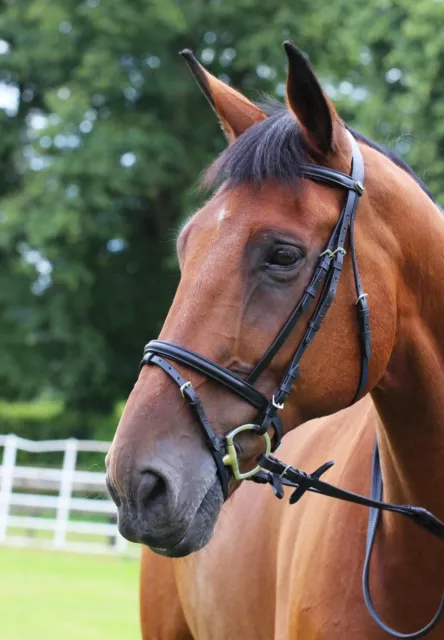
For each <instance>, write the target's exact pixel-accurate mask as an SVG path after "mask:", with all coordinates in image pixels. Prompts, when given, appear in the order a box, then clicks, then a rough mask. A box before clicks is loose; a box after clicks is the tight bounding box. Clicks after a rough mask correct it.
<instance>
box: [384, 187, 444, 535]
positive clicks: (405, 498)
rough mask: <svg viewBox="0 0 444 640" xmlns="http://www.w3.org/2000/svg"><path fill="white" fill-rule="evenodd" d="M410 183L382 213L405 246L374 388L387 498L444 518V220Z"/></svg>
mask: <svg viewBox="0 0 444 640" xmlns="http://www.w3.org/2000/svg"><path fill="white" fill-rule="evenodd" d="M401 179H402V177H401ZM404 180H407V181H409V192H408V193H407V195H406V196H405V198H403V197H402V195H403V194H402V191H397V192H396V191H395V192H392V195H391V203H392V206H391V207H390V206H389V203H388V202H386V204H385V207H386V208H385V210H384V213H381V215H384V216H385V219H386V222H387V223H388V224H391V225H392V229H393V232H394V233H396V234H397V237H399V248H400V253H399V255H400V259H399V260H398V263H397V266H398V269H399V279H398V280H397V284H396V308H397V331H396V339H395V344H394V348H393V350H392V354H391V358H390V361H389V364H388V367H387V369H386V372H385V374H384V375H383V377H382V379H381V381H380V383H379V384H378V385H377V387H376V388H375V389H374V391H373V392H372V396H373V400H374V402H375V405H376V408H377V412H378V415H379V421H378V427H377V430H378V442H379V447H380V453H381V466H382V472H383V477H384V498H385V499H386V500H388V501H390V502H397V503H404V504H405V503H410V504H416V505H420V506H423V507H426V508H428V509H429V510H431V511H433V512H434V513H435V514H436V515H437V516H438V517H440V518H442V519H444V500H443V498H442V486H443V484H442V483H443V481H444V464H443V460H444V331H443V319H444V280H443V275H444V251H443V249H444V218H443V216H442V215H441V213H440V212H439V211H438V209H437V207H436V206H435V205H434V204H433V203H432V201H431V200H430V199H429V198H428V197H427V196H426V195H425V194H424V192H423V191H422V190H421V189H420V187H419V186H417V185H413V186H412V184H411V178H410V177H407V176H405V177H404ZM393 193H397V195H396V196H395V197H394V196H393ZM397 199H398V207H399V208H398V210H397V211H393V202H394V201H395V204H396V200H397ZM401 208H402V211H401ZM387 304H389V302H388V301H387ZM394 522H396V523H399V518H397V519H396V518H395V519H394ZM399 524H401V526H402V523H399Z"/></svg>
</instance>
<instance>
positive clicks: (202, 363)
mask: <svg viewBox="0 0 444 640" xmlns="http://www.w3.org/2000/svg"><path fill="white" fill-rule="evenodd" d="M348 135H349V138H350V142H351V145H352V164H351V173H350V175H347V174H344V173H342V172H340V171H335V170H333V169H329V168H327V167H322V166H318V165H315V164H308V163H306V164H303V165H302V167H301V172H300V175H301V177H303V178H307V179H309V180H314V181H316V182H321V183H324V184H327V185H329V186H333V187H339V188H342V189H346V190H347V197H346V201H345V205H344V207H343V209H342V211H341V213H340V215H339V218H338V221H337V223H336V225H335V227H334V229H333V232H332V234H331V236H330V239H329V241H328V243H327V246H326V247H325V249H324V251H323V252H322V253H321V254H320V256H319V259H318V262H317V264H316V267H315V270H314V273H313V276H312V278H311V280H310V282H309V284H308V286H307V287H306V288H305V290H304V293H303V295H302V297H301V299H300V300H299V302H298V303H297V305H296V306H295V308H294V309H293V311H292V313H291V314H290V316H289V317H288V319H287V321H286V322H285V324H284V325H283V327H282V328H281V330H280V331H279V333H278V335H277V336H276V337H275V339H274V340H273V342H272V344H271V345H270V346H269V348H268V349H267V351H266V352H265V354H264V355H263V356H262V358H261V359H260V360H259V362H258V363H257V364H256V366H255V368H254V370H253V371H252V372H251V373H250V375H249V376H248V377H247V378H246V380H243V379H242V378H240V377H239V376H237V375H236V374H234V373H233V372H232V371H230V370H229V369H227V368H225V367H223V366H221V365H219V364H217V363H216V362H213V361H212V360H209V359H208V358H205V357H204V356H202V355H200V354H198V353H195V352H194V351H191V350H190V349H186V348H185V347H182V346H180V345H176V344H174V343H172V342H167V341H163V340H152V341H151V342H149V343H148V344H147V345H146V347H145V349H144V355H143V359H142V362H141V367H142V366H144V365H146V364H151V365H156V366H158V367H160V368H161V369H162V370H163V371H164V372H165V373H166V374H167V375H168V376H169V377H170V378H171V379H172V380H173V381H174V382H175V383H176V385H177V386H178V387H179V390H180V393H181V395H182V397H183V398H184V400H186V402H187V403H188V405H189V407H190V409H191V411H192V412H193V415H194V416H195V418H196V420H197V422H198V424H199V425H200V428H201V431H202V433H203V436H204V439H205V442H206V445H207V447H208V449H209V451H210V452H211V454H212V456H213V459H214V462H215V464H216V470H217V474H218V477H219V480H220V483H221V487H222V492H223V496H224V499H225V500H226V499H227V498H228V493H229V481H230V476H229V472H228V471H227V469H230V470H231V475H232V477H233V478H234V479H235V480H244V479H247V480H252V481H254V482H257V483H260V484H270V485H271V486H272V488H273V491H274V493H275V495H276V496H277V497H278V498H282V497H283V496H284V490H283V486H284V485H285V486H290V487H293V488H294V489H295V491H294V492H293V493H292V495H291V497H290V504H294V503H295V502H297V501H298V500H300V499H301V497H302V496H303V495H304V493H305V492H306V491H311V492H314V493H318V494H321V495H325V496H329V497H331V498H336V499H338V500H345V501H347V502H353V503H355V504H360V505H363V506H366V507H370V515H369V524H368V531H367V545H366V554H365V561H364V571H363V579H362V586H363V593H364V599H365V603H366V605H367V609H368V611H369V613H370V615H371V616H372V618H373V620H374V621H375V622H376V623H377V624H378V625H379V627H380V628H381V629H383V630H384V631H386V632H387V633H388V634H390V635H391V636H393V637H394V638H405V639H412V640H413V639H414V638H421V637H424V636H425V635H426V634H427V633H429V631H431V630H432V629H433V627H435V625H436V624H437V623H438V621H439V620H440V618H441V615H442V613H443V612H444V595H443V597H442V600H441V603H440V606H439V609H438V611H437V613H436V614H435V616H434V617H433V619H432V620H431V621H430V622H429V624H427V625H426V626H425V627H423V628H422V629H420V630H419V631H417V632H414V633H410V634H403V633H399V632H397V631H395V630H394V629H391V628H390V627H388V626H387V625H386V624H385V623H384V622H383V621H382V620H381V618H380V617H379V615H378V614H377V612H376V610H375V607H374V605H373V601H372V597H371V594H370V585H369V571H370V559H371V553H372V550H373V545H374V540H375V535H376V530H377V527H378V523H379V519H380V513H381V511H392V512H394V513H399V514H401V515H403V516H406V517H408V518H410V519H411V520H413V522H415V524H417V525H419V526H421V527H423V528H425V529H426V530H427V531H429V532H430V533H432V534H434V535H435V536H437V537H439V538H440V539H444V523H442V522H441V521H440V520H438V519H437V518H436V517H435V516H434V515H433V514H431V513H430V512H429V511H427V510H426V509H423V508H420V507H413V506H410V505H395V504H390V503H386V502H382V501H381V499H382V488H383V483H382V474H381V466H380V462H379V452H378V447H377V444H376V445H375V451H374V456H373V472H372V489H371V497H370V498H367V497H365V496H361V495H359V494H356V493H352V492H350V491H345V490H344V489H340V488H339V487H335V486H333V485H331V484H328V483H327V482H324V481H323V480H320V478H321V476H322V475H323V474H324V473H325V472H326V471H327V470H328V469H330V467H331V466H332V465H333V462H327V463H325V464H324V465H322V466H321V467H319V469H317V470H316V471H314V472H313V473H312V474H308V473H305V472H303V471H300V470H299V469H295V468H294V467H292V466H291V465H286V464H285V463H283V462H281V461H280V460H277V459H276V458H274V457H273V456H272V455H271V453H272V452H274V451H276V449H277V448H278V447H279V445H280V442H281V439H282V435H283V427H282V422H281V420H280V418H279V416H278V411H279V410H281V409H283V408H284V405H285V402H286V400H287V399H288V397H289V395H290V393H291V389H292V386H293V383H294V382H295V380H296V379H297V378H298V376H299V363H300V360H301V358H302V356H303V355H304V353H305V351H306V350H307V349H308V347H309V346H310V344H311V343H312V341H313V339H314V337H315V335H316V333H317V332H318V331H319V329H320V327H321V324H322V321H323V320H324V318H325V316H326V314H327V312H328V310H329V308H330V306H331V304H332V302H333V300H334V298H335V295H336V292H337V287H338V283H339V279H340V275H341V272H342V267H343V262H344V256H345V255H346V253H347V251H346V250H345V248H344V245H345V242H346V239H347V235H348V236H349V246H350V253H351V258H352V265H353V275H354V281H355V289H356V296H357V299H356V302H355V306H356V311H357V323H358V336H359V342H360V351H361V365H360V378H359V384H358V387H357V390H356V393H355V395H354V397H353V399H352V401H351V402H350V404H353V403H354V402H356V401H357V400H359V399H360V398H361V397H362V395H363V394H364V391H365V388H366V384H367V379H368V365H369V360H370V356H371V338H370V310H369V307H368V303H367V294H366V293H364V290H363V287H362V283H361V279H360V276H359V270H358V264H357V258H356V249H355V240H354V223H355V217H356V212H357V208H358V204H359V199H360V197H361V196H362V194H363V193H364V186H363V182H364V161H363V158H362V154H361V152H360V149H359V147H358V145H357V143H356V141H355V139H354V138H353V136H352V135H351V134H350V133H349V132H348ZM316 298H318V300H317V302H316V305H315V307H314V311H313V313H312V316H311V318H310V320H309V321H308V324H307V328H306V330H305V332H304V335H303V337H302V339H301V341H300V343H299V345H298V347H297V349H296V351H295V353H294V355H293V358H292V360H291V362H290V364H289V366H288V368H287V370H286V372H285V374H284V376H283V378H282V380H281V382H280V384H279V386H278V388H277V389H276V391H275V393H274V394H273V395H272V398H271V400H270V399H268V398H267V397H266V396H264V395H263V394H262V393H261V392H259V391H258V390H257V389H255V387H254V386H253V384H254V383H255V382H256V380H257V379H258V377H259V376H260V375H261V373H262V372H263V371H264V370H265V369H266V368H267V367H268V365H269V364H270V363H271V361H272V360H273V358H274V357H275V356H276V354H277V353H278V351H279V350H280V348H281V347H282V345H283V344H284V342H286V340H287V339H288V337H289V336H290V334H291V333H292V331H293V329H294V327H295V326H296V324H297V322H298V320H299V319H300V318H301V317H302V315H303V314H304V313H305V312H306V311H307V310H308V309H309V308H310V307H311V306H312V304H313V303H314V301H315V299H316ZM171 361H173V362H176V363H179V364H181V365H184V366H185V367H187V368H190V369H193V370H194V371H197V372H198V373H200V374H202V375H204V376H206V377H207V378H211V379H212V380H215V381H216V382H218V383H220V384H222V385H224V386H225V387H226V388H228V389H229V390H230V391H232V392H233V393H235V394H236V395H237V396H239V397H240V398H242V400H244V401H246V402H248V403H249V404H250V405H252V406H253V407H254V408H255V409H257V410H258V415H257V417H256V419H255V421H254V423H252V424H245V425H241V426H238V427H236V428H235V429H232V430H231V431H230V432H229V433H227V434H225V436H224V437H223V438H222V439H221V438H220V437H219V436H217V435H216V434H215V432H214V430H213V428H212V426H211V424H210V422H209V420H208V418H207V415H206V413H205V409H204V406H203V403H202V401H201V399H200V398H199V396H198V394H197V393H196V391H195V390H194V388H193V385H192V384H191V382H189V381H187V380H186V379H185V378H184V377H183V376H182V375H181V374H180V373H179V372H178V371H177V369H176V368H175V367H174V366H173V365H172V364H171ZM271 427H272V428H273V431H274V434H273V438H270V435H269V433H268V432H269V430H270V428H271ZM244 431H253V432H254V433H256V434H257V435H259V436H261V437H263V438H264V443H265V453H264V454H261V455H260V456H259V457H258V460H257V461H258V464H257V466H256V467H255V468H254V469H251V470H250V471H247V472H245V473H242V472H241V471H240V468H239V461H238V457H237V450H236V445H235V437H236V436H237V435H238V434H239V433H241V432H244Z"/></svg>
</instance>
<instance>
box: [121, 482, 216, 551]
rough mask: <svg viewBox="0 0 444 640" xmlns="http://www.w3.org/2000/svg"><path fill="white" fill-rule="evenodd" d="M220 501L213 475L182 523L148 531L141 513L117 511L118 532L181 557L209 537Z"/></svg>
mask: <svg viewBox="0 0 444 640" xmlns="http://www.w3.org/2000/svg"><path fill="white" fill-rule="evenodd" d="M222 504H223V495H222V488H221V485H220V482H219V479H218V478H217V477H215V478H214V482H213V484H212V485H211V486H210V488H209V489H208V491H207V493H206V494H205V496H204V498H203V500H202V502H201V503H200V505H199V506H198V508H197V509H196V510H195V512H194V514H193V515H191V517H190V518H187V519H186V521H185V522H181V523H180V524H177V523H174V522H172V523H171V524H169V525H168V526H162V528H157V529H156V528H155V529H153V530H148V529H147V527H146V525H145V526H144V524H145V522H144V518H143V514H137V516H136V517H132V516H131V513H130V512H128V511H125V512H123V513H122V512H121V510H119V531H120V533H121V535H122V536H123V537H124V538H126V539H127V540H130V541H131V542H136V543H140V544H143V545H145V546H147V547H149V548H150V549H151V551H153V552H154V553H157V554H159V555H162V556H166V557H168V558H182V557H184V556H187V555H189V554H190V553H194V552H195V551H199V549H202V547H204V546H205V545H206V544H207V543H208V542H209V541H210V540H211V538H212V536H213V533H214V529H215V526H216V522H217V518H218V516H219V513H220V509H221V507H222Z"/></svg>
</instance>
